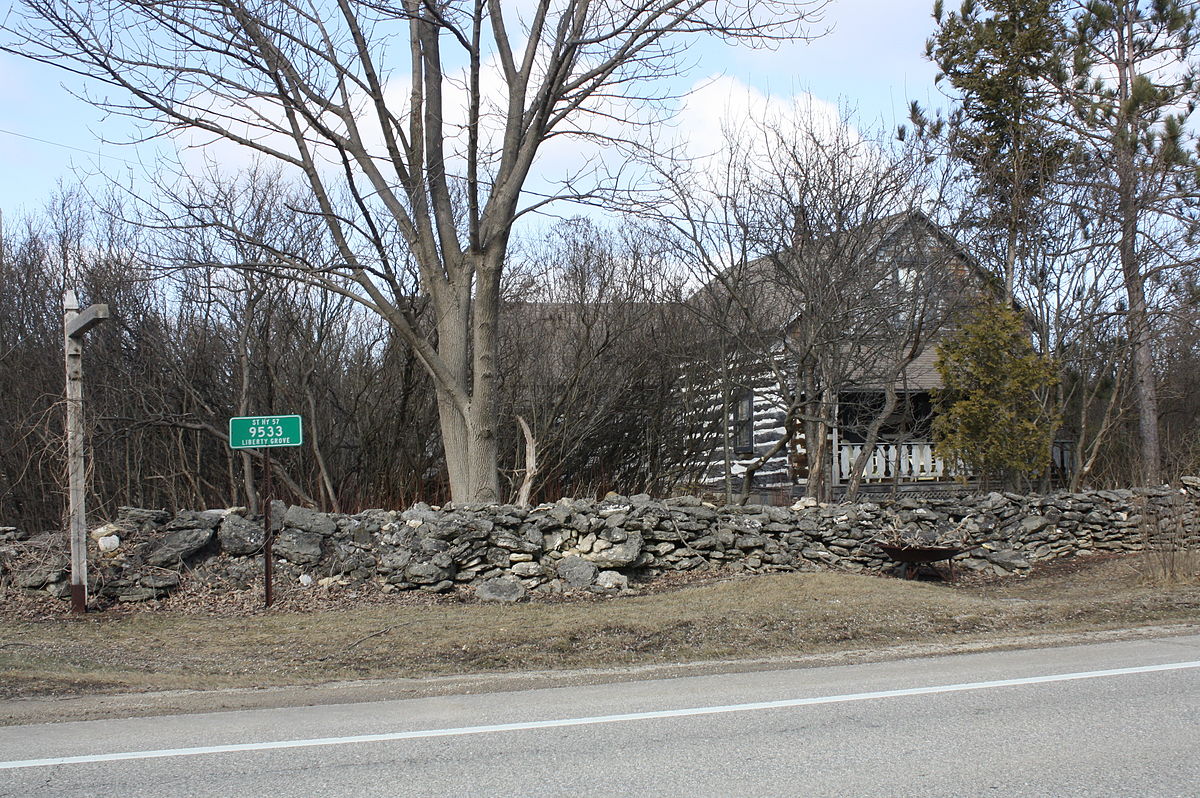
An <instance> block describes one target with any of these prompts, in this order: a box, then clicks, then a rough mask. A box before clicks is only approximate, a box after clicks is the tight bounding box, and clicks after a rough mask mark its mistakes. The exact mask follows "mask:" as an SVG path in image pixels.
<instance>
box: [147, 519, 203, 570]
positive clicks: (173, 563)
mask: <svg viewBox="0 0 1200 798" xmlns="http://www.w3.org/2000/svg"><path fill="white" fill-rule="evenodd" d="M172 523H174V522H172ZM213 526H216V524H213ZM213 526H210V527H201V528H193V529H178V530H176V531H174V532H168V533H167V534H166V535H164V536H163V539H162V540H160V541H159V542H158V545H157V546H155V547H154V550H153V551H151V552H150V555H149V556H148V557H146V562H148V563H150V564H151V565H158V566H161V567H163V568H179V567H180V566H182V565H183V561H184V560H186V559H187V558H188V557H190V556H192V555H193V554H195V553H196V552H198V551H200V549H202V548H204V547H205V546H207V545H208V543H209V541H211V540H212V539H213V536H214V535H215V534H216V532H215V531H214V530H213Z"/></svg>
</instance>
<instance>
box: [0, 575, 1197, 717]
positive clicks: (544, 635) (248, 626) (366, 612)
mask: <svg viewBox="0 0 1200 798" xmlns="http://www.w3.org/2000/svg"><path fill="white" fill-rule="evenodd" d="M1155 570H1156V568H1155V562H1154V561H1153V559H1152V558H1151V557H1150V556H1149V555H1143V556H1125V557H1110V558H1077V559H1072V560H1070V561H1062V562H1059V563H1055V564H1051V565H1044V566H1041V567H1039V568H1038V569H1036V570H1035V571H1034V573H1033V574H1032V575H1031V576H1029V577H1027V578H1024V579H1020V578H1008V579H1002V580H996V581H990V582H974V583H963V584H955V585H950V584H943V583H935V582H905V581H901V580H898V579H894V578H889V577H879V576H862V575H855V574H847V573H836V572H822V573H807V574H777V575H764V576H720V575H717V576H709V577H707V578H699V579H695V580H693V581H691V582H688V583H684V584H676V585H671V586H666V587H662V586H660V587H653V588H648V589H645V590H643V591H642V592H641V594H639V595H632V596H623V597H619V598H607V599H592V598H583V599H576V600H558V601H553V602H550V601H547V602H533V603H520V604H513V605H503V606H501V605H494V604H480V603H478V602H476V601H474V600H467V599H464V598H461V597H434V596H426V595H411V594H410V595H406V596H403V597H401V598H397V597H396V596H385V595H382V594H373V595H365V594H362V595H359V594H355V595H350V594H349V593H348V592H347V589H346V588H328V589H310V590H309V591H307V592H304V593H301V592H299V591H297V590H293V591H290V592H286V591H285V592H284V595H283V597H282V601H281V602H280V604H279V606H277V607H276V608H273V609H272V610H271V611H263V610H261V609H259V608H258V607H257V604H258V602H259V601H260V597H259V596H256V595H254V594H252V593H250V592H246V593H243V594H241V595H238V596H229V595H218V594H199V593H195V594H193V595H189V592H188V591H187V590H184V591H182V592H181V594H179V595H177V596H175V597H173V598H172V599H170V600H168V601H166V602H162V603H160V604H158V605H157V606H131V607H130V608H128V609H124V608H122V609H119V610H109V611H106V612H104V613H94V614H89V615H88V616H85V617H82V618H80V617H72V616H70V615H68V614H66V608H65V603H62V604H58V603H51V602H48V601H47V600H45V599H33V598H30V597H26V596H24V595H19V594H17V593H15V592H11V591H10V592H9V593H6V594H0V611H3V613H4V615H3V617H5V618H7V619H8V620H6V621H5V622H4V623H3V625H0V697H2V698H14V697H27V696H68V695H79V694H85V693H86V694H95V693H106V694H111V693H129V692H146V691H158V690H175V689H198V690H199V689H213V688H226V687H261V686H271V685H302V684H316V683H323V682H330V681H336V680H346V679H389V678H398V677H423V676H436V675H447V674H467V673H494V672H506V671H527V670H558V669H579V668H593V667H621V666H628V665H647V664H655V663H683V662H697V661H712V660H729V659H746V658H785V659H786V658H788V657H803V656H807V655H814V654H823V653H829V652H838V651H845V650H850V649H853V650H862V649H878V648H886V647H893V646H897V645H903V644H912V643H955V642H962V641H971V642H979V641H986V640H989V639H1000V638H1004V639H1009V638H1013V637H1018V638H1019V637H1021V636H1024V635H1033V634H1039V635H1041V634H1048V633H1049V634H1058V633H1073V632H1079V631H1085V630H1097V629H1112V628H1120V627H1130V626H1141V625H1150V624H1156V625H1161V624H1180V623H1197V622H1200V584H1198V583H1197V580H1196V579H1194V578H1186V579H1175V580H1170V581H1168V580H1165V579H1162V578H1155V577H1154V576H1153V572H1154V571H1155ZM1192 572H1193V573H1194V569H1192ZM339 590H340V591H342V592H340V593H339V592H338V591H339Z"/></svg>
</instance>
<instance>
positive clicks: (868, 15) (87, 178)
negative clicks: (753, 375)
mask: <svg viewBox="0 0 1200 798" xmlns="http://www.w3.org/2000/svg"><path fill="white" fill-rule="evenodd" d="M931 8H932V0H832V2H831V3H830V4H829V5H828V6H827V7H826V9H825V11H824V20H823V22H822V23H820V24H818V25H817V26H815V28H816V29H819V30H824V29H825V28H830V31H829V32H828V33H827V34H825V35H823V36H821V37H819V38H817V39H815V40H813V41H809V42H795V43H789V44H787V45H785V46H783V47H782V48H780V49H777V50H750V49H745V48H730V47H721V46H708V47H703V48H698V49H697V51H696V52H697V56H696V58H695V59H694V60H695V62H696V63H695V64H694V66H693V69H692V71H691V72H690V73H689V75H688V76H687V80H688V81H689V82H690V84H689V85H694V86H696V87H698V88H699V89H700V92H699V93H698V94H697V95H696V96H695V97H694V98H693V100H692V101H691V102H690V103H688V104H687V105H686V106H685V108H684V113H683V116H682V117H681V125H683V134H684V135H691V136H694V137H696V138H697V139H705V137H707V138H708V139H712V138H714V137H715V135H716V133H717V132H718V131H719V130H720V128H721V124H722V120H723V119H724V118H726V117H729V116H731V115H732V116H733V117H737V116H738V115H741V114H744V113H746V109H747V108H748V107H749V108H755V107H762V106H764V105H766V104H781V105H788V104H791V103H795V102H797V101H799V104H800V105H799V107H805V108H815V109H820V110H821V112H823V113H830V114H833V113H837V112H838V111H839V110H845V109H850V110H852V111H853V119H854V122H855V124H857V125H859V126H862V127H873V126H882V127H884V128H885V129H889V130H890V129H894V128H895V126H896V125H897V124H899V123H901V122H903V121H904V119H905V117H906V114H907V107H908V103H909V101H910V100H913V99H915V100H918V101H920V102H921V103H922V105H930V104H932V105H935V106H936V105H940V104H942V103H943V102H944V100H943V99H942V98H941V97H940V95H939V93H938V90H937V88H936V87H935V86H934V84H933V78H934V75H935V73H936V69H935V68H934V67H933V66H932V65H931V64H930V63H929V62H928V61H926V60H925V58H924V56H923V52H924V42H925V39H926V38H927V37H928V36H929V35H930V33H931V32H932V29H933V21H932V17H931V16H930V12H931ZM7 10H8V6H7V3H6V2H5V0H0V19H2V18H3V17H4V15H5V14H6V13H7ZM83 90H84V84H83V83H82V82H81V81H80V79H78V78H76V77H75V76H73V75H71V74H69V73H66V72H63V71H61V70H56V69H54V68H53V67H48V66H44V65H41V64H37V63H34V62H31V61H27V60H24V59H21V58H19V57H16V56H12V55H9V54H6V53H0V211H2V212H3V213H4V214H5V216H6V217H8V219H13V218H14V217H18V216H20V215H21V214H22V213H23V212H31V211H36V210H39V209H40V208H42V207H43V206H44V205H45V204H46V203H47V202H48V200H49V199H50V198H51V196H52V195H53V194H54V192H55V191H56V190H57V189H58V187H59V186H60V185H61V186H65V187H69V186H72V185H74V184H77V183H79V182H81V181H82V182H83V183H84V184H85V185H86V186H87V187H88V188H90V189H92V190H95V191H102V190H103V187H104V185H105V182H106V178H107V177H108V176H113V175H115V176H117V177H120V176H121V175H123V174H125V173H128V172H129V171H131V170H133V171H135V172H136V171H140V170H141V169H143V168H150V169H153V168H154V167H153V163H154V157H155V156H154V149H153V148H152V147H149V146H146V145H141V146H120V145H116V144H111V143H105V140H108V141H124V140H128V139H129V138H130V137H131V136H132V135H133V128H132V126H131V125H130V123H129V122H128V121H127V120H124V119H121V118H118V117H108V118H105V117H104V115H103V114H101V113H100V112H99V111H97V110H96V109H95V108H93V107H91V106H90V105H88V104H87V103H86V102H84V101H82V100H80V99H77V97H76V96H74V95H78V94H80V93H81V92H82V91H83ZM805 95H810V96H811V99H810V98H809V97H806V96H805Z"/></svg>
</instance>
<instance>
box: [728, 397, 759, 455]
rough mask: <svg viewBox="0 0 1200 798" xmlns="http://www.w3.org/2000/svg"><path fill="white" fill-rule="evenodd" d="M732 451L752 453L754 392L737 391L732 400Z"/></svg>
mask: <svg viewBox="0 0 1200 798" xmlns="http://www.w3.org/2000/svg"><path fill="white" fill-rule="evenodd" d="M733 450H734V451H735V452H737V453H738V454H749V453H751V452H753V451H754V392H753V391H749V390H746V391H739V392H738V393H737V395H736V396H735V398H734V400H733Z"/></svg>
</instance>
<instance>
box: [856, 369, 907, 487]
mask: <svg viewBox="0 0 1200 798" xmlns="http://www.w3.org/2000/svg"><path fill="white" fill-rule="evenodd" d="M884 390H885V392H886V395H885V397H884V400H883V409H882V410H880V411H879V412H878V413H877V414H876V415H875V417H874V418H873V419H871V425H870V426H869V427H868V428H867V439H866V442H865V443H863V448H862V451H861V452H859V453H858V457H856V458H854V463H853V464H852V465H851V466H850V482H849V483H848V484H847V485H846V497H845V498H846V501H848V502H852V501H854V500H855V499H857V498H858V490H859V488H861V487H862V475H863V471H865V470H866V467H867V462H868V461H869V460H870V459H871V455H872V454H873V453H874V451H875V444H876V443H877V442H878V441H879V430H880V428H881V427H882V426H883V422H884V420H885V419H887V417H888V416H890V415H891V414H892V411H894V410H895V409H896V383H895V381H894V380H893V381H889V382H888V384H887V387H886V388H885V389H884ZM899 471H900V469H898V468H897V469H896V474H897V475H899Z"/></svg>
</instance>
